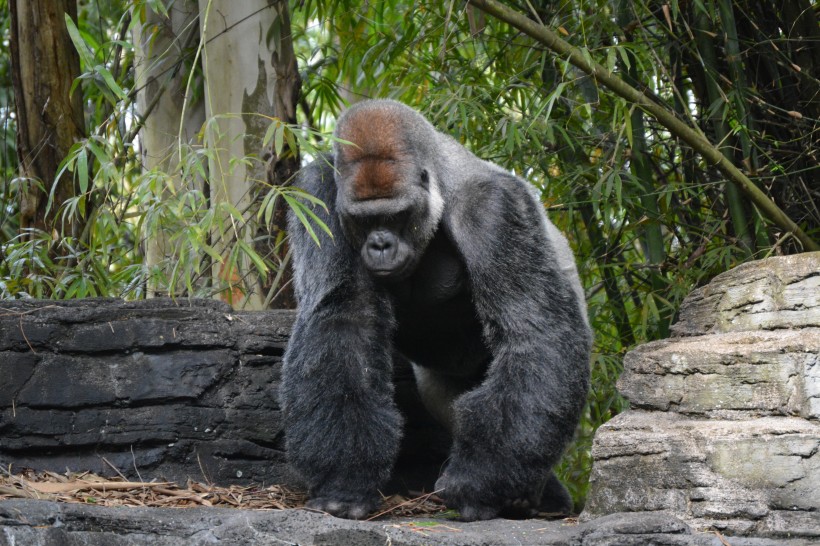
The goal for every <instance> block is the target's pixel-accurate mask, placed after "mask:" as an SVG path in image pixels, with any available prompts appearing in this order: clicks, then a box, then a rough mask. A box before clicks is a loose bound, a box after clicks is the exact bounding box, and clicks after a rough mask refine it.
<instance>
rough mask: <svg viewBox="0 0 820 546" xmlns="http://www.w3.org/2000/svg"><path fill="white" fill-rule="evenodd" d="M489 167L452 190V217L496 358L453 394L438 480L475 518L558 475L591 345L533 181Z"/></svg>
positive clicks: (534, 495) (524, 497)
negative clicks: (446, 455) (477, 379)
mask: <svg viewBox="0 0 820 546" xmlns="http://www.w3.org/2000/svg"><path fill="white" fill-rule="evenodd" d="M482 164H483V165H489V164H484V163H483V162H482ZM475 171H476V172H482V171H481V170H480V169H475ZM483 172H484V173H485V174H484V175H479V176H480V177H478V176H477V177H474V178H473V179H471V180H465V181H464V183H463V185H462V187H460V188H457V189H456V192H457V195H455V196H454V197H453V199H452V208H451V209H450V210H449V211H448V213H445V223H444V228H445V229H447V230H448V231H449V233H450V235H451V237H452V239H453V240H454V241H455V243H456V246H457V247H458V249H459V251H460V253H461V255H462V257H463V258H464V260H465V263H466V267H467V270H468V277H469V279H470V283H471V288H472V293H473V300H474V304H475V306H476V311H477V314H478V316H479V319H480V320H481V323H482V326H483V334H484V339H485V342H486V343H487V346H488V347H489V348H490V351H491V352H492V357H493V359H492V362H491V364H490V367H489V369H488V372H487V375H486V377H485V379H484V381H483V382H482V383H481V384H480V385H479V386H478V387H476V388H475V389H473V390H471V391H468V392H467V393H465V394H464V395H462V396H461V397H459V398H458V399H457V400H456V402H455V406H454V412H455V430H454V442H453V449H452V454H451V455H452V456H451V459H450V461H449V463H448V465H447V467H446V468H445V470H444V472H443V474H442V476H441V478H440V479H439V482H438V483H437V484H436V489H441V488H444V491H443V493H442V495H443V497H444V498H445V500H446V501H447V503H448V505H449V506H453V507H455V508H457V509H458V510H459V511H460V513H461V515H462V517H463V518H464V519H468V520H472V519H487V518H491V517H494V516H496V515H497V513H498V511H499V509H503V508H504V507H510V508H513V509H515V508H524V509H534V508H536V507H537V506H538V504H539V501H540V500H541V494H542V491H543V488H544V485H545V483H547V482H548V481H550V483H551V484H553V486H555V485H557V482H556V481H555V479H554V476H552V474H551V472H550V470H551V468H552V466H553V465H554V464H555V463H557V462H558V460H559V458H560V457H561V454H562V451H563V449H564V448H565V447H566V445H567V444H568V443H569V441H570V440H571V439H572V436H573V433H574V430H575V427H576V425H577V423H578V420H579V418H580V414H581V411H582V408H583V405H584V402H585V399H586V393H587V389H588V384H589V349H590V343H591V333H590V330H589V326H588V323H587V320H586V314H585V310H584V307H585V304H584V301H583V293H582V291H581V289H580V284H579V282H578V279H577V273H576V272H575V270H574V265H572V263H571V261H570V260H571V254H570V253H569V249H568V247H567V243H566V240H565V239H564V238H563V236H562V235H560V234H559V233H558V232H557V230H556V229H555V228H554V227H553V226H552V225H551V224H549V221H548V220H547V219H546V216H545V214H544V211H543V207H542V205H541V203H540V202H538V200H537V199H536V197H535V196H534V195H533V193H532V191H531V190H532V189H531V188H530V187H529V185H528V183H526V182H525V181H523V180H521V179H518V178H516V177H514V176H512V175H509V174H507V173H505V172H504V171H501V170H500V169H498V168H497V167H493V168H492V169H491V170H490V172H489V173H487V169H486V167H484V170H483ZM476 234H481V235H480V236H478V237H477V236H476Z"/></svg>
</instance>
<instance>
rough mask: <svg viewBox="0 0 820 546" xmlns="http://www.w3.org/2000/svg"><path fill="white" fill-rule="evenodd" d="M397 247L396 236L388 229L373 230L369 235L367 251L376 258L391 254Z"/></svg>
mask: <svg viewBox="0 0 820 546" xmlns="http://www.w3.org/2000/svg"><path fill="white" fill-rule="evenodd" d="M395 248H396V236H395V235H394V234H393V233H391V232H389V231H387V230H378V231H373V232H371V233H370V235H369V236H368V237H367V252H368V253H369V254H370V255H371V256H373V257H374V258H384V257H388V256H390V254H392V252H393V251H394V250H395Z"/></svg>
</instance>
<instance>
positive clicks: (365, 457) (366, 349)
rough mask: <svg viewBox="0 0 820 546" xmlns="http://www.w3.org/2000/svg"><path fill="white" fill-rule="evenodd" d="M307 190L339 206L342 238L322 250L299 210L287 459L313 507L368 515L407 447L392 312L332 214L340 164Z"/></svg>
mask: <svg viewBox="0 0 820 546" xmlns="http://www.w3.org/2000/svg"><path fill="white" fill-rule="evenodd" d="M300 186H301V187H302V189H305V190H306V191H308V192H309V193H311V194H313V195H315V196H317V197H319V198H320V199H322V200H323V201H324V202H325V203H327V205H328V207H329V208H330V212H329V214H328V215H327V217H326V218H324V220H325V221H326V222H327V224H328V227H330V229H331V232H332V233H334V234H335V235H336V239H335V240H331V239H330V238H329V237H327V235H326V234H324V233H323V232H320V231H319V230H317V233H319V234H320V243H321V248H319V247H318V246H317V245H316V244H315V242H314V241H313V240H312V239H311V238H310V237H309V236H308V234H307V233H306V232H305V229H304V227H303V226H301V225H300V223H299V222H298V221H297V220H294V219H293V217H292V215H291V224H290V226H289V232H290V236H291V245H292V248H293V254H294V265H295V267H294V269H295V271H296V272H297V275H301V277H297V278H296V279H295V282H296V293H297V296H298V298H299V311H298V315H297V319H296V323H295V325H294V330H293V334H292V337H291V340H290V343H289V345H288V350H287V352H286V354H285V363H284V369H283V374H282V376H283V377H282V384H281V390H280V399H281V401H282V412H283V415H284V420H285V427H286V430H287V438H286V441H287V452H288V458H289V460H290V462H291V463H292V465H293V466H294V468H296V469H297V471H298V472H299V473H300V474H301V475H302V477H303V478H304V479H305V481H306V483H307V486H308V488H309V490H310V496H311V501H310V503H309V506H310V507H312V508H316V509H319V510H323V511H326V512H330V513H332V514H334V515H337V516H340V517H348V518H357V519H358V518H362V517H364V516H365V515H367V513H368V512H369V511H371V510H372V509H373V508H375V507H376V502H377V501H378V491H377V490H378V488H379V487H380V486H381V485H382V484H383V482H384V481H386V480H387V478H388V477H389V474H390V471H391V469H392V466H393V462H394V460H395V457H396V453H397V451H398V445H399V439H400V434H401V417H400V415H399V413H398V410H397V409H396V407H395V404H394V402H393V386H392V349H391V337H392V328H393V324H392V322H393V320H392V318H391V317H392V308H391V307H390V302H389V300H388V298H387V297H386V295H385V294H383V293H382V292H381V291H380V290H378V289H376V288H375V287H374V286H373V284H372V281H371V280H370V276H369V275H367V274H366V273H365V272H364V271H359V270H358V268H361V265H360V262H359V261H358V260H356V259H355V257H356V253H355V252H351V250H350V248H349V247H348V245H347V243H346V241H345V239H344V237H341V233H342V232H341V227H340V225H339V220H338V215H337V214H336V213H335V211H334V210H333V207H334V204H335V200H336V196H335V185H334V183H333V167H332V166H330V165H328V164H326V163H325V162H324V161H323V160H321V159H320V160H318V161H316V162H315V163H314V164H313V165H311V166H309V167H307V168H306V169H305V170H304V171H303V174H302V175H301V180H300Z"/></svg>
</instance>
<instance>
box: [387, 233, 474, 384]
mask: <svg viewBox="0 0 820 546" xmlns="http://www.w3.org/2000/svg"><path fill="white" fill-rule="evenodd" d="M389 291H390V294H391V296H392V298H393V303H394V307H395V312H396V319H397V322H398V328H397V330H396V334H395V339H394V343H395V347H396V349H398V350H399V351H400V352H401V353H403V354H404V355H405V356H407V357H408V358H410V359H411V360H412V361H413V362H415V363H416V364H419V365H422V366H426V367H431V368H436V369H438V370H441V371H446V372H449V373H453V374H456V375H471V374H473V373H475V372H476V371H477V370H476V368H477V367H481V365H482V364H483V363H484V361H486V360H489V352H488V351H487V350H486V348H485V347H484V342H483V338H482V335H481V324H480V322H479V320H478V317H477V315H476V312H475V307H474V305H473V301H472V297H471V294H470V283H469V279H468V277H467V269H466V267H465V266H464V263H463V261H462V260H461V257H460V256H459V255H458V253H457V252H456V250H455V247H454V246H453V244H452V243H451V242H450V241H449V240H448V239H447V237H446V236H445V235H444V234H443V233H441V232H439V233H438V234H437V235H436V236H435V237H434V238H433V241H431V243H430V245H429V246H428V247H427V251H426V252H425V254H424V256H423V257H422V259H421V261H420V262H419V265H418V267H417V268H416V271H415V272H414V273H413V275H412V276H411V277H409V278H408V279H406V280H403V281H401V282H399V283H396V284H394V285H391V286H390V287H389Z"/></svg>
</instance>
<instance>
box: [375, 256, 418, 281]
mask: <svg viewBox="0 0 820 546" xmlns="http://www.w3.org/2000/svg"><path fill="white" fill-rule="evenodd" d="M367 270H368V272H370V274H371V275H372V276H373V277H374V278H376V279H378V280H381V281H402V280H404V279H406V278H407V277H409V276H410V275H411V274H412V273H413V260H409V259H408V260H403V261H402V262H401V263H399V264H396V265H394V266H392V267H385V266H381V267H379V266H376V267H372V266H369V265H368V266H367Z"/></svg>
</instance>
